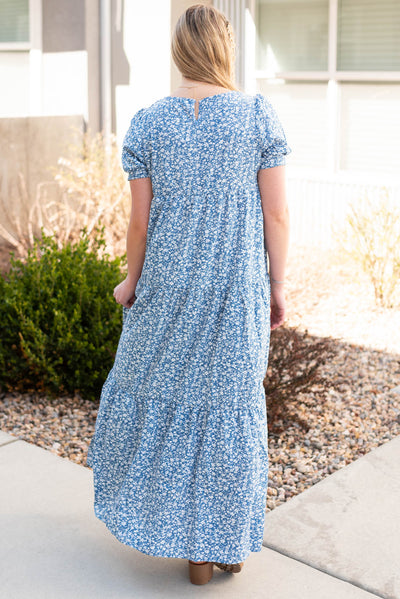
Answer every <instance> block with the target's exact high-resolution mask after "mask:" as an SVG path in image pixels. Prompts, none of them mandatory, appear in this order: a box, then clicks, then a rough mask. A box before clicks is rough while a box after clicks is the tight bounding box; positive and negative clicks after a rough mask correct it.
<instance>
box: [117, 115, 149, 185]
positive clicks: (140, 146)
mask: <svg viewBox="0 0 400 599" xmlns="http://www.w3.org/2000/svg"><path fill="white" fill-rule="evenodd" d="M145 111H146V109H145V108H141V109H140V110H138V111H137V112H136V114H134V116H133V118H132V120H131V124H130V126H129V129H128V131H127V132H126V135H125V137H124V141H123V144H122V168H123V169H124V171H125V172H126V173H128V181H130V180H131V179H142V178H144V177H150V159H149V151H148V143H147V139H146V138H147V136H146V126H145V123H144V115H145Z"/></svg>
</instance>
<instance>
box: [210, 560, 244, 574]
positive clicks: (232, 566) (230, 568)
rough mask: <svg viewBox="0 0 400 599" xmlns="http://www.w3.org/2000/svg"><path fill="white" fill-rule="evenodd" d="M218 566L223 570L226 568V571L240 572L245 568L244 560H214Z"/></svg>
mask: <svg viewBox="0 0 400 599" xmlns="http://www.w3.org/2000/svg"><path fill="white" fill-rule="evenodd" d="M213 564H214V565H215V566H217V568H220V569H221V570H225V572H234V573H236V572H240V571H241V570H242V568H243V565H244V562H240V563H239V564H221V563H220V562H213Z"/></svg>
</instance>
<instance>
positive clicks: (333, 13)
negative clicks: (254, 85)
mask: <svg viewBox="0 0 400 599" xmlns="http://www.w3.org/2000/svg"><path fill="white" fill-rule="evenodd" d="M254 7H255V5H254ZM253 14H254V13H253ZM337 23H338V0H329V24H328V70H327V71H276V72H272V71H268V70H260V69H256V70H255V77H256V78H257V79H285V80H287V81H306V80H308V81H366V82H368V81H374V82H376V81H400V71H338V70H336V60H337Z"/></svg>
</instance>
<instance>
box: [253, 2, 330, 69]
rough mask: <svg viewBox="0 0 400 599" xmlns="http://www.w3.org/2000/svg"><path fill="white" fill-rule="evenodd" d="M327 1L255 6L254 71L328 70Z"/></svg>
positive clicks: (266, 3) (259, 3) (273, 3)
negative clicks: (255, 43)
mask: <svg viewBox="0 0 400 599" xmlns="http://www.w3.org/2000/svg"><path fill="white" fill-rule="evenodd" d="M328 17H329V0H308V1H304V0H262V1H260V2H258V3H257V15H256V20H257V49H256V57H257V67H256V68H257V69H260V70H266V71H270V72H284V71H326V70H328Z"/></svg>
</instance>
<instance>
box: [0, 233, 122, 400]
mask: <svg viewBox="0 0 400 599" xmlns="http://www.w3.org/2000/svg"><path fill="white" fill-rule="evenodd" d="M104 247H105V239H104V227H103V228H102V229H99V230H98V236H97V240H96V241H95V243H94V244H93V241H92V242H91V243H90V247H89V239H88V236H87V231H86V229H83V230H82V234H81V237H80V238H79V239H78V240H77V241H75V242H68V243H66V244H65V245H64V247H62V248H61V249H60V248H58V246H57V241H56V240H55V238H53V237H51V236H47V235H45V234H44V232H43V230H42V236H41V238H40V239H39V238H36V239H35V242H34V246H33V247H32V248H31V249H30V250H29V252H28V256H27V258H26V259H25V260H23V261H22V260H21V259H16V258H15V256H14V254H12V257H11V268H10V271H9V272H8V273H7V275H6V276H5V277H4V278H3V277H0V292H1V298H2V300H1V303H0V334H1V340H0V383H1V384H2V385H4V386H6V387H7V388H8V389H17V390H30V389H34V390H37V391H43V392H47V393H49V394H50V395H52V396H55V395H57V394H60V393H75V392H78V393H80V394H81V395H83V396H86V397H87V398H91V399H94V398H95V397H97V396H98V395H99V392H100V390H101V386H102V384H103V383H104V380H105V378H106V376H107V373H108V371H109V369H110V368H111V366H112V363H113V359H114V356H115V351H116V348H117V344H118V338H119V335H120V332H121V322H122V313H121V306H120V305H119V304H117V303H116V302H115V300H114V297H113V295H112V291H113V289H114V287H115V285H117V284H118V283H119V282H120V281H121V275H122V272H121V271H122V266H124V264H125V260H126V257H125V256H124V257H122V258H121V257H117V258H115V259H113V260H111V259H110V256H109V255H108V254H106V253H105V252H104Z"/></svg>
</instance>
